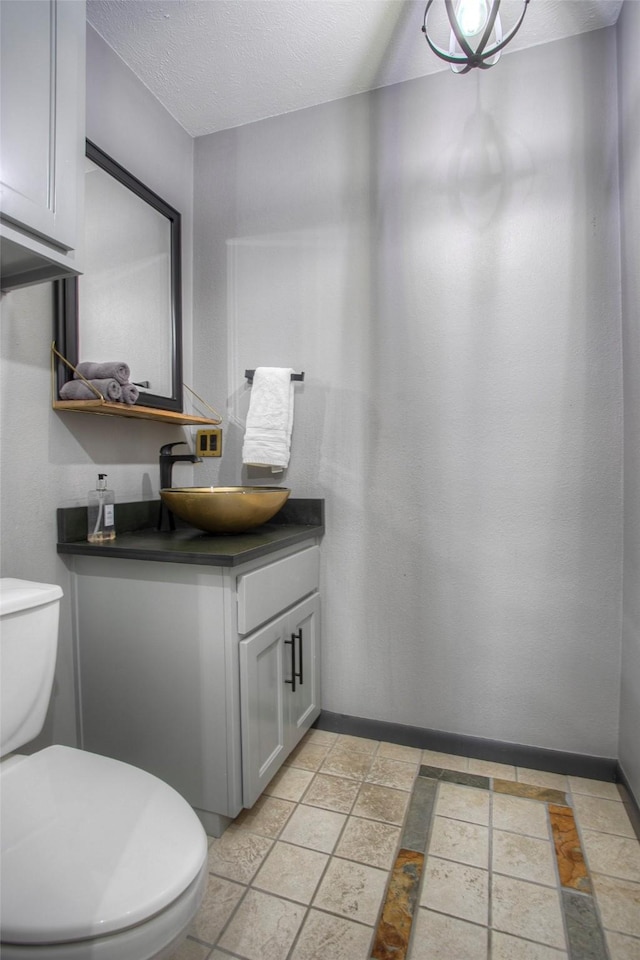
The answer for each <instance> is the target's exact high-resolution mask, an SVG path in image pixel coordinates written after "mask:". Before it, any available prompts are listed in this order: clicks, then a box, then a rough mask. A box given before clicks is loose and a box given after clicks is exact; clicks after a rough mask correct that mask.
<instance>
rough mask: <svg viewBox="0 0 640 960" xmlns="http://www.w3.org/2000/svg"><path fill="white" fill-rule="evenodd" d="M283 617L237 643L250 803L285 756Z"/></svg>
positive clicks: (246, 802)
mask: <svg viewBox="0 0 640 960" xmlns="http://www.w3.org/2000/svg"><path fill="white" fill-rule="evenodd" d="M284 625H285V623H284V618H282V617H281V618H280V619H278V620H276V621H275V622H274V623H271V624H268V626H266V627H263V628H262V630H258V631H257V633H255V634H253V636H252V637H250V638H249V639H247V640H242V641H241V643H240V702H241V715H242V719H241V725H242V780H243V802H244V805H245V807H251V806H253V804H254V803H255V801H256V800H257V799H258V797H259V796H260V794H261V793H262V791H263V790H264V788H265V787H266V785H267V784H268V783H269V781H270V780H271V778H272V777H273V776H274V774H275V773H276V771H277V770H278V768H279V767H280V765H281V764H282V762H283V761H284V759H285V757H286V745H285V725H284V715H285V702H284V700H285V697H286V696H288V688H287V686H286V685H285V682H284V680H285V678H284V673H283V662H282V661H283V653H282V652H283V637H284V635H283V630H284Z"/></svg>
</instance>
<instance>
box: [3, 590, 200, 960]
mask: <svg viewBox="0 0 640 960" xmlns="http://www.w3.org/2000/svg"><path fill="white" fill-rule="evenodd" d="M61 597H62V590H61V589H60V587H59V586H56V585H54V584H43V583H33V582H31V581H27V580H15V579H1V580H0V697H1V700H0V711H1V713H0V746H1V753H0V756H1V757H2V759H1V761H0V794H1V797H0V800H1V806H0V810H1V818H2V819H1V830H0V843H1V847H2V860H1V867H0V869H1V879H0V883H1V886H0V889H1V890H2V897H1V900H0V956H1V957H2V960H161V958H166V957H168V956H170V954H171V953H172V952H173V951H174V950H175V949H176V946H177V944H178V943H179V942H180V940H182V938H183V937H184V936H185V934H186V932H187V929H188V927H189V924H190V922H191V920H192V919H193V917H194V915H195V913H196V911H197V910H198V907H199V906H200V903H201V901H202V898H203V896H204V891H205V886H206V881H207V837H206V834H205V832H204V829H203V827H202V825H201V823H200V821H199V820H198V818H197V816H196V814H195V813H194V812H193V810H192V809H191V807H190V806H189V804H188V803H187V802H186V800H184V799H183V797H181V796H180V794H179V793H177V792H176V791H175V790H174V789H173V788H172V787H170V786H168V785H167V784H166V783H164V782H163V781H162V780H159V779H158V778H157V777H154V776H152V775H151V774H149V773H146V772H144V771H142V770H139V769H137V768H136V767H132V766H130V765H129V764H125V763H121V762H120V761H118V760H112V759H110V758H108V757H101V756H97V755H96V754H93V753H87V752H85V751H82V750H76V749H73V748H71V747H64V746H52V747H46V748H45V749H43V750H40V751H38V752H37V753H34V754H31V755H19V754H16V753H15V752H14V751H16V750H18V749H19V748H20V747H21V746H23V745H24V744H26V743H28V742H29V741H31V740H33V738H34V737H35V736H36V735H37V734H38V733H39V732H40V730H41V729H42V726H43V724H44V719H45V715H46V712H47V706H48V703H49V698H50V695H51V689H52V685H53V675H54V668H55V660H56V648H57V642H58V617H59V606H60V598H61Z"/></svg>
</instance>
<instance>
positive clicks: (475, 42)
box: [422, 0, 529, 73]
mask: <svg viewBox="0 0 640 960" xmlns="http://www.w3.org/2000/svg"><path fill="white" fill-rule="evenodd" d="M521 2H522V9H521V12H520V15H519V17H518V19H517V21H516V22H515V24H514V25H513V26H511V28H510V29H509V31H508V33H506V35H505V33H504V31H503V28H502V19H501V17H500V0H458V2H457V3H456V4H455V7H454V0H428V3H427V6H426V8H425V11H424V21H423V25H422V32H423V33H424V36H425V39H426V41H427V43H428V44H429V46H430V48H431V49H432V50H433V52H434V53H435V54H436V56H438V57H440V59H441V60H446V62H447V63H448V64H449V65H450V66H451V69H452V70H453V72H454V73H468V72H469V70H472V69H473V68H474V67H479V68H480V69H481V70H487V69H488V68H489V67H492V66H493V65H494V64H496V63H497V62H498V60H499V59H500V54H501V53H502V50H503V49H504V48H505V47H506V45H507V44H508V43H510V41H511V40H513V38H514V37H515V35H516V33H517V32H518V30H519V29H520V27H521V25H522V21H523V20H524V15H525V13H526V12H527V5H528V3H529V0H521ZM518 9H520V8H518ZM445 14H446V15H445ZM447 32H448V34H449V46H448V49H446V48H445V43H446V35H447Z"/></svg>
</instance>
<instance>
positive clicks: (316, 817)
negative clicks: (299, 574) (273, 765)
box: [171, 730, 640, 960]
mask: <svg viewBox="0 0 640 960" xmlns="http://www.w3.org/2000/svg"><path fill="white" fill-rule="evenodd" d="M209 871H210V877H209V886H208V890H207V893H206V896H205V900H204V902H203V904H202V907H201V909H200V911H199V913H198V915H197V917H196V919H195V921H194V923H193V926H192V929H191V931H190V935H189V937H188V938H187V940H185V941H184V942H183V944H182V945H181V946H180V948H179V949H178V950H177V951H176V952H175V953H174V955H173V957H172V958H171V960H225V958H226V960H229V958H240V960H370V958H372V960H391V958H393V960H640V844H639V843H638V841H637V839H636V838H635V835H634V832H633V828H632V826H631V823H630V822H629V819H628V817H627V815H626V812H625V810H624V807H623V804H622V802H621V801H620V797H619V794H618V791H617V788H616V786H615V785H614V784H612V783H605V782H600V781H595V780H585V779H582V778H579V777H564V776H560V775H558V774H553V773H545V772H541V771H539V770H527V769H524V768H521V767H511V766H507V765H503V764H497V763H491V762H487V761H482V760H473V759H467V758H464V757H454V756H449V755H448V754H439V753H435V752H433V751H429V750H417V749H414V748H411V747H403V746H398V745H396V744H392V743H380V742H377V741H373V740H366V739H363V738H357V737H351V736H342V735H337V734H331V733H327V732H324V731H320V730H312V731H310V732H309V734H308V735H307V736H306V737H305V739H304V740H303V741H302V743H301V744H300V746H299V747H298V748H297V750H296V751H295V752H294V754H293V755H292V756H291V757H290V758H289V760H288V763H287V765H286V766H284V767H283V768H282V769H281V770H280V771H279V773H278V774H277V775H276V777H275V778H274V779H273V780H272V782H271V783H270V784H269V786H268V788H267V790H266V791H265V793H264V794H263V796H262V797H261V798H260V800H259V801H258V803H257V804H256V805H255V806H254V807H253V809H252V810H247V811H244V812H243V813H242V814H241V815H240V816H239V817H238V818H237V820H235V821H234V823H233V824H232V825H231V826H230V827H229V829H228V830H227V831H226V832H225V834H224V835H223V836H222V837H221V838H219V839H212V840H211V841H210V849H209Z"/></svg>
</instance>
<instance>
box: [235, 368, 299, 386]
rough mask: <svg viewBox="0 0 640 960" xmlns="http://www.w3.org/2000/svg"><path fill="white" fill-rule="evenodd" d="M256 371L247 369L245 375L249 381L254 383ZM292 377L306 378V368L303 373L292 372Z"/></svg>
mask: <svg viewBox="0 0 640 960" xmlns="http://www.w3.org/2000/svg"><path fill="white" fill-rule="evenodd" d="M254 373H255V370H245V372H244V375H245V378H246V379H247V380H248V381H249V383H253V375H254ZM291 379H292V380H304V370H303V371H302V373H292V374H291Z"/></svg>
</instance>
